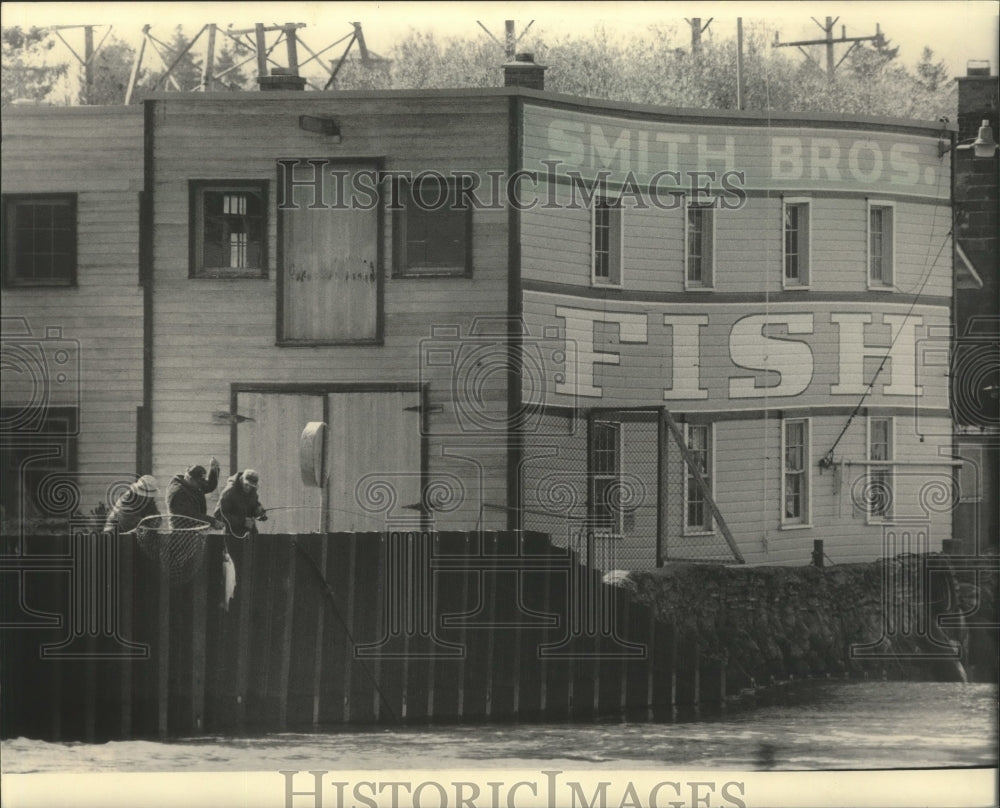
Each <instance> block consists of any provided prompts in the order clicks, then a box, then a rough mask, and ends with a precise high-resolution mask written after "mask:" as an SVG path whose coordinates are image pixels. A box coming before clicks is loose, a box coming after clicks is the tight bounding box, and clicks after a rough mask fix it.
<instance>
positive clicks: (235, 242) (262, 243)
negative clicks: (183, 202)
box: [189, 180, 267, 278]
mask: <svg viewBox="0 0 1000 808" xmlns="http://www.w3.org/2000/svg"><path fill="white" fill-rule="evenodd" d="M190 219H191V221H190V225H191V235H190V239H191V261H190V269H189V274H190V276H191V277H192V278H263V277H267V183H266V182H265V181H245V182H244V181H209V180H193V181H192V182H191V214H190Z"/></svg>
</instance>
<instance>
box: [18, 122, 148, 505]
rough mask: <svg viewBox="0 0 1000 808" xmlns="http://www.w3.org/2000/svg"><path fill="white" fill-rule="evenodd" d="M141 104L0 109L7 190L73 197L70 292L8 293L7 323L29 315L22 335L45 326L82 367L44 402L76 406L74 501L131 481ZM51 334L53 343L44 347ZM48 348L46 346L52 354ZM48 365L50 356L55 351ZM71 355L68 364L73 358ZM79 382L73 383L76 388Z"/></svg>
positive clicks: (137, 362) (138, 382)
mask: <svg viewBox="0 0 1000 808" xmlns="http://www.w3.org/2000/svg"><path fill="white" fill-rule="evenodd" d="M142 125H143V121H142V110H141V109H138V108H125V107H122V108H113V107H99V108H97V107H73V108H31V109H24V108H9V109H5V110H4V115H3V161H2V186H3V193H4V194H22V193H23V194H27V193H31V194H37V193H75V194H76V195H77V203H76V214H77V273H76V286H75V287H73V288H65V287H47V288H7V289H4V291H3V295H2V304H0V305H2V308H0V311H2V313H3V316H4V317H5V318H7V317H11V318H24V319H25V320H26V321H27V326H28V328H29V329H30V330H31V338H28V339H27V340H26V339H25V338H24V337H23V336H22V335H21V334H19V333H12V332H11V331H7V330H6V328H7V327H8V326H9V325H10V324H9V322H5V333H4V335H3V336H4V339H5V340H8V339H12V340H14V341H17V342H20V341H22V340H25V341H28V342H30V340H31V339H34V340H38V342H40V343H42V344H43V345H44V344H45V342H46V329H47V328H48V327H56V328H60V329H62V339H63V340H68V341H76V342H77V343H78V355H74V359H78V361H79V372H78V373H77V372H75V371H74V372H72V375H71V377H70V379H69V383H68V384H64V385H62V384H58V383H56V382H54V381H52V380H50V381H52V384H51V387H50V390H49V396H48V399H47V401H48V403H49V404H50V405H52V406H67V405H69V406H75V405H78V406H79V438H78V442H77V452H78V466H79V468H80V469H82V470H83V471H84V473H83V474H81V475H79V476H78V477H77V478H76V479H77V482H78V484H79V486H80V491H79V508H80V510H81V511H82V512H83V513H87V512H89V511H90V510H91V509H93V508H94V507H95V506H96V505H97V504H98V503H99V502H105V503H106V502H107V499H108V496H109V490H108V489H109V486H113V485H114V484H115V483H116V482H120V481H122V480H134V479H135V476H134V475H135V471H136V408H137V407H138V406H139V405H141V404H142V289H141V287H140V286H139V193H140V191H141V190H142V184H143V148H142V142H143V141H142ZM56 342H57V340H55V339H52V340H50V341H49V348H51V347H52V346H54V345H55V343H56ZM49 352H50V353H51V351H49ZM50 360H51V357H50ZM72 361H73V360H72V359H71V363H72ZM77 381H78V382H79V387H77ZM25 393H26V390H25V388H24V387H23V386H22V385H19V381H18V377H17V375H16V374H14V373H10V374H7V373H5V374H4V383H3V386H2V393H0V401H2V403H3V404H4V405H10V406H18V405H20V403H21V402H22V401H24V395H25Z"/></svg>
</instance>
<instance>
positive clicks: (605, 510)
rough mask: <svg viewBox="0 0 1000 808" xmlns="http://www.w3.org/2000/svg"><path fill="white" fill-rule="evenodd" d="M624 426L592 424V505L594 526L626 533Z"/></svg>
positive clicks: (601, 423) (599, 422)
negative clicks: (622, 505) (622, 501)
mask: <svg viewBox="0 0 1000 808" xmlns="http://www.w3.org/2000/svg"><path fill="white" fill-rule="evenodd" d="M622 441H623V431H622V425H621V424H620V423H618V422H616V421H597V420H595V421H593V422H592V423H591V427H590V458H589V460H590V475H589V476H590V491H589V498H590V503H589V505H590V507H589V509H588V510H589V516H590V524H591V526H592V528H593V529H594V530H596V531H599V532H604V533H610V534H612V535H614V536H621V535H622V534H623V533H624V524H623V511H622V509H621V508H620V507H617V504H618V502H619V500H620V493H621V492H620V490H619V487H620V486H621V475H622V451H623V445H622Z"/></svg>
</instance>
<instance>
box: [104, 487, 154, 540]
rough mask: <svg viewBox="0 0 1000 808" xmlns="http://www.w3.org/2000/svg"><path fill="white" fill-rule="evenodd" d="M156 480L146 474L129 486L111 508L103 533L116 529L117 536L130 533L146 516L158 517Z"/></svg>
mask: <svg viewBox="0 0 1000 808" xmlns="http://www.w3.org/2000/svg"><path fill="white" fill-rule="evenodd" d="M156 490H157V489H156V478H155V477H153V476H152V475H149V474H146V475H144V476H142V477H140V478H139V479H138V480H136V481H135V482H134V483H132V485H130V486H129V487H128V488H127V489H126V490H125V493H123V494H122V495H121V496H120V497H118V499H117V501H116V502H115V504H114V507H112V508H111V512H110V513H109V514H108V518H107V521H106V522H105V523H104V531H105V532H106V533H110V532H112V531H114V530H116V529H117V531H118V533H119V534H122V533H131V532H132V531H133V530H135V529H136V527H137V526H138V524H139V522H141V521H142V520H143V519H145V518H146V517H147V516H159V513H160V512H159V510H157V508H156Z"/></svg>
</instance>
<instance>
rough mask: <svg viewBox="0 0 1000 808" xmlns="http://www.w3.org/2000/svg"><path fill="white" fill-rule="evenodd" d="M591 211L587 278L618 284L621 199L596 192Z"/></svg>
mask: <svg viewBox="0 0 1000 808" xmlns="http://www.w3.org/2000/svg"><path fill="white" fill-rule="evenodd" d="M592 213H593V216H592V221H591V225H592V226H591V230H592V238H591V244H592V250H591V282H592V283H594V284H595V285H596V284H600V285H604V286H621V283H622V206H621V200H617V199H610V198H609V197H607V196H601V195H596V196H595V197H594V206H593V209H592Z"/></svg>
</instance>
